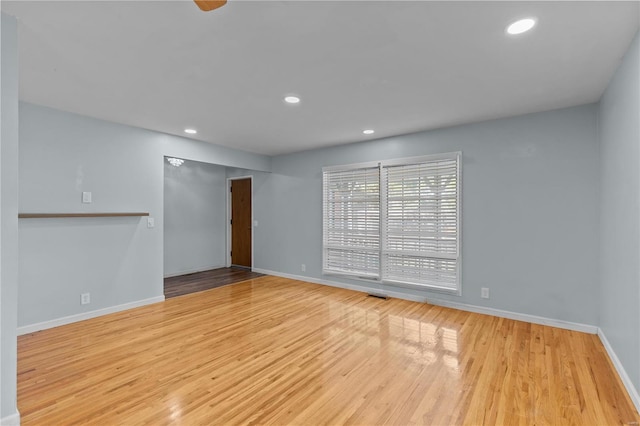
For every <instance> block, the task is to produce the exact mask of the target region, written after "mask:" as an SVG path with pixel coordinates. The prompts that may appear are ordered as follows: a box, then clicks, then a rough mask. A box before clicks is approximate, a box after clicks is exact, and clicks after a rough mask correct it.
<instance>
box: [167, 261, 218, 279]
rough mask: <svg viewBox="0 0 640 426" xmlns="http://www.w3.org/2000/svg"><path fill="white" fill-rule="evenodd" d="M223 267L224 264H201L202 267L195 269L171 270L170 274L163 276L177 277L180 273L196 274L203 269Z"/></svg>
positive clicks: (203, 270)
mask: <svg viewBox="0 0 640 426" xmlns="http://www.w3.org/2000/svg"><path fill="white" fill-rule="evenodd" d="M224 267H226V265H225V264H222V265H212V266H202V267H200V268H196V269H189V270H186V271H180V272H172V273H170V274H167V275H165V276H164V278H171V277H179V276H180V275H189V274H197V273H198V272H205V271H210V270H212V269H220V268H224Z"/></svg>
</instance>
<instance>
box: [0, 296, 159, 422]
mask: <svg viewBox="0 0 640 426" xmlns="http://www.w3.org/2000/svg"><path fill="white" fill-rule="evenodd" d="M158 302H164V296H157V297H151V298H149V299H143V300H137V301H135V302H129V303H123V304H122V305H116V306H109V307H108V308H102V309H96V310H95V311H88V312H82V313H80V314H75V315H69V316H67V317H62V318H56V319H54V320H50V321H44V322H39V323H36V324H30V325H23V326H22V327H18V330H17V333H18V336H22V335H23V334H28V333H33V332H36V331H40V330H46V329H48V328H53V327H59V326H61V325H66V324H71V323H74V322H78V321H84V320H87V319H91V318H96V317H101V316H103V315H107V314H113V313H115V312H120V311H126V310H127V309H133V308H139V307H140V306H145V305H151V304H153V303H158ZM3 424H4V423H3Z"/></svg>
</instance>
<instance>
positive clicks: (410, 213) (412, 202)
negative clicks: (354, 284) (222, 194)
mask: <svg viewBox="0 0 640 426" xmlns="http://www.w3.org/2000/svg"><path fill="white" fill-rule="evenodd" d="M382 173H383V181H384V182H385V189H386V194H384V199H385V201H386V202H385V203H384V204H385V211H384V213H383V218H384V225H383V241H384V242H383V250H382V254H383V261H382V267H383V272H382V276H383V279H384V280H386V281H394V282H399V283H407V284H413V285H426V286H430V287H438V288H442V289H447V290H457V289H458V275H459V273H458V269H459V262H458V258H459V256H458V241H459V239H458V235H459V232H458V226H459V224H458V211H459V208H458V204H459V203H458V200H459V173H458V156H457V154H452V155H451V156H450V158H446V157H444V158H438V159H434V160H432V161H425V162H420V163H416V164H405V165H390V166H383V169H382Z"/></svg>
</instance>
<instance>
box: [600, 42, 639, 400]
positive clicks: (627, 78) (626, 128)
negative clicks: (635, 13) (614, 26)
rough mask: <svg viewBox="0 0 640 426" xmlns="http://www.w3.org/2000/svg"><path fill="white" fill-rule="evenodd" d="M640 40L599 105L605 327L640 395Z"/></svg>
mask: <svg viewBox="0 0 640 426" xmlns="http://www.w3.org/2000/svg"><path fill="white" fill-rule="evenodd" d="M639 98H640V36H639V35H638V34H636V37H635V39H634V41H633V43H632V45H631V47H630V49H629V51H628V52H627V54H626V56H625V58H624V61H623V63H622V64H621V66H620V67H619V68H618V70H617V72H616V74H615V75H614V77H613V79H612V80H611V83H610V84H609V87H608V88H607V90H606V92H605V94H604V96H603V97H602V100H601V101H600V138H601V151H600V154H601V157H602V158H601V161H602V175H601V187H602V199H601V232H602V236H601V243H602V248H601V252H600V253H601V256H602V279H601V282H602V285H601V292H600V328H601V329H602V331H603V332H604V334H605V336H606V337H607V340H608V341H609V342H610V344H611V346H612V347H613V349H614V351H615V352H616V355H617V356H618V358H619V359H620V362H621V363H622V365H623V366H624V369H625V370H626V372H627V374H628V375H629V377H630V379H631V381H632V382H633V385H634V386H635V388H636V390H640V310H639V309H638V307H639V306H640V105H639V103H640V101H639Z"/></svg>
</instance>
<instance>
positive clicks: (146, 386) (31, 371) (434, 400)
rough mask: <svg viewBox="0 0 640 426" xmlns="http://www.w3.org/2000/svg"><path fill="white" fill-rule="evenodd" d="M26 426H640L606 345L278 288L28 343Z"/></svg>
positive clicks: (23, 372) (197, 300)
mask: <svg viewBox="0 0 640 426" xmlns="http://www.w3.org/2000/svg"><path fill="white" fill-rule="evenodd" d="M18 370H19V371H18V406H19V410H20V413H21V415H22V424H23V425H27V426H28V425H36V424H40V425H63V424H105V425H106V424H109V425H114V424H122V425H138V424H153V425H159V424H169V423H172V424H185V425H201V424H224V425H227V424H249V423H261V424H280V425H291V424H298V425H316V424H333V425H338V424H346V423H349V424H360V425H372V424H397V425H409V424H428V425H454V424H456V425H457V424H473V425H479V424H487V425H496V424H497V425H515V424H527V425H531V424H553V425H555V424H576V425H612V424H629V423H630V422H633V421H638V420H639V418H638V415H637V413H636V412H635V410H634V408H633V406H632V405H631V401H630V399H629V397H628V395H627V394H626V393H625V392H624V391H623V388H622V385H621V383H620V380H619V379H618V376H617V375H616V373H615V372H614V370H613V368H612V366H611V364H610V362H609V360H608V358H607V357H606V354H605V350H604V348H603V346H602V344H601V343H600V341H599V340H598V337H597V336H595V335H590V334H584V333H578V332H573V331H567V330H561V329H557V328H552V327H546V326H541V325H532V324H529V323H524V322H519V321H512V320H507V319H501V318H496V317H491V316H486V315H479V314H474V313H469V312H462V311H457V310H453V309H448V308H443V307H437V306H432V305H428V304H424V303H415V302H409V301H405V300H399V299H389V300H381V299H377V298H371V297H366V295H365V294H363V293H358V292H354V291H349V290H342V289H337V288H332V287H327V286H321V285H315V284H309V283H304V282H300V281H294V280H289V279H284V278H276V277H271V276H265V277H261V278H257V279H253V280H250V281H244V282H242V283H238V284H234V285H229V286H225V287H220V288H216V289H213V290H208V291H204V292H200V293H197V294H192V295H187V296H183V297H177V298H174V299H169V300H167V301H165V302H162V303H157V304H154V305H149V306H145V307H141V308H137V309H132V310H129V311H125V312H120V313H116V314H112V315H106V316H103V317H100V318H95V319H91V320H87V321H82V322H79V323H74V324H70V325H66V326H62V327H57V328H53V329H50V330H45V331H41V332H37V333H33V334H29V335H25V336H21V337H20V338H19V340H18Z"/></svg>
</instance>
